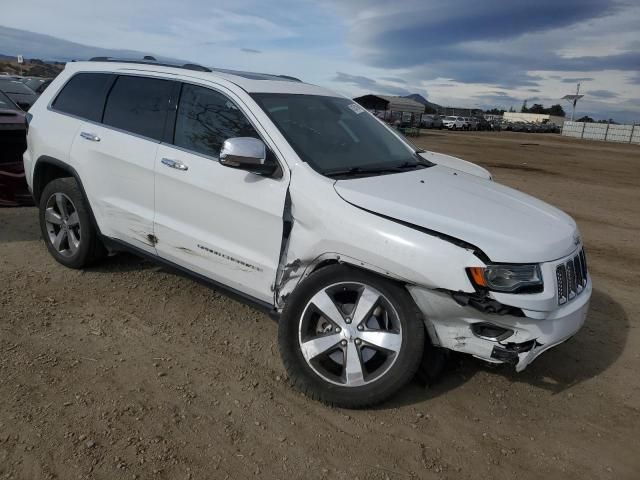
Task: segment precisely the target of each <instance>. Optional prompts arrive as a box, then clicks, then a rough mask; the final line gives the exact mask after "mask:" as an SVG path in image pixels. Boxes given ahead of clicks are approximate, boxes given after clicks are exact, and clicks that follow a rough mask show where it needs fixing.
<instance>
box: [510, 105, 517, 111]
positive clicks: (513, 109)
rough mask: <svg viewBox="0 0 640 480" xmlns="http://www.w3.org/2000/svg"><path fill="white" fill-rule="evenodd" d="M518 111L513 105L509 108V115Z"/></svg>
mask: <svg viewBox="0 0 640 480" xmlns="http://www.w3.org/2000/svg"><path fill="white" fill-rule="evenodd" d="M515 111H516V109H515V108H513V105H511V106H510V107H509V113H515Z"/></svg>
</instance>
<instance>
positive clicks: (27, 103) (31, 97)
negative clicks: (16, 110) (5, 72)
mask: <svg viewBox="0 0 640 480" xmlns="http://www.w3.org/2000/svg"><path fill="white" fill-rule="evenodd" d="M0 92H2V93H4V94H5V95H6V96H7V97H9V98H10V99H11V100H13V102H14V103H15V104H16V105H18V106H19V107H20V108H21V109H22V110H24V111H27V110H29V108H31V105H33V104H34V102H35V101H36V100H37V99H38V94H37V93H36V92H34V91H33V90H31V89H30V88H29V87H27V86H26V85H25V84H24V83H22V82H21V81H20V80H13V79H9V78H1V77H0Z"/></svg>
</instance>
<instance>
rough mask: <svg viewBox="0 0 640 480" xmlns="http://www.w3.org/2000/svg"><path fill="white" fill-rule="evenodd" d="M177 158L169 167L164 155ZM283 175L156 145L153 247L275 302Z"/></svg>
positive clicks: (167, 255)
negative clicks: (256, 171)
mask: <svg viewBox="0 0 640 480" xmlns="http://www.w3.org/2000/svg"><path fill="white" fill-rule="evenodd" d="M166 158H170V159H172V160H174V161H178V162H181V163H182V164H183V165H185V166H186V167H187V170H179V169H176V168H169V167H168V166H167V165H166V164H164V163H162V159H166ZM287 183H288V178H287V177H283V178H281V179H274V178H266V177H261V176H259V175H255V174H253V173H249V172H246V171H242V170H236V169H233V168H228V167H225V166H222V165H221V164H220V163H218V161H217V160H215V159H213V158H208V157H205V156H202V155H197V154H194V153H189V152H186V151H184V150H181V149H178V148H175V147H171V146H168V145H161V146H160V148H159V150H158V153H157V159H156V186H155V188H156V191H155V198H156V200H155V204H156V214H155V235H156V237H157V241H158V243H157V245H156V248H157V250H158V254H159V255H160V256H161V257H162V258H165V259H166V260H169V261H172V262H174V263H178V264H180V265H183V266H185V267H187V268H189V269H190V270H193V271H195V272H197V273H199V274H201V275H204V276H206V277H208V278H211V279H213V280H215V281H218V282H221V283H224V284H226V285H229V286H230V287H232V288H234V289H236V290H239V291H241V292H243V293H246V294H248V295H251V296H252V297H255V298H258V299H260V300H262V301H266V302H269V303H272V302H273V284H274V281H275V278H276V270H277V268H278V259H279V254H280V247H281V244H282V230H283V221H282V213H283V210H284V202H285V196H286V190H287Z"/></svg>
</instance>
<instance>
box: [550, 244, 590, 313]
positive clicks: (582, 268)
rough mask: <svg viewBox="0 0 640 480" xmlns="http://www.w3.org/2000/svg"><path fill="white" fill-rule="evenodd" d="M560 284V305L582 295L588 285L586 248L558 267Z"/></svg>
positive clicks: (558, 282) (557, 272)
mask: <svg viewBox="0 0 640 480" xmlns="http://www.w3.org/2000/svg"><path fill="white" fill-rule="evenodd" d="M556 280H557V284H558V305H562V304H564V303H567V302H568V301H569V300H572V299H574V298H575V297H576V296H578V295H580V294H581V293H582V291H583V290H584V289H585V287H586V286H587V257H586V256H585V254H584V249H580V251H579V252H578V254H577V255H576V256H575V257H573V258H571V259H569V260H567V261H566V262H565V263H562V264H560V265H558V266H557V267H556Z"/></svg>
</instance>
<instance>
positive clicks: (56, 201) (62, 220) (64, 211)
mask: <svg viewBox="0 0 640 480" xmlns="http://www.w3.org/2000/svg"><path fill="white" fill-rule="evenodd" d="M44 221H45V225H46V228H47V233H48V234H49V241H50V242H51V245H53V248H55V250H56V251H57V252H58V253H59V254H60V255H62V256H64V257H71V256H73V255H74V254H75V253H76V252H77V251H78V248H80V241H81V232H80V218H79V217H78V210H77V209H76V206H75V205H74V204H73V202H72V201H71V199H70V198H69V197H68V196H67V195H65V194H64V193H54V194H53V195H51V196H50V197H49V199H48V200H47V206H46V208H45V211H44Z"/></svg>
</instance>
